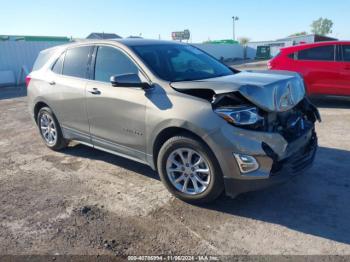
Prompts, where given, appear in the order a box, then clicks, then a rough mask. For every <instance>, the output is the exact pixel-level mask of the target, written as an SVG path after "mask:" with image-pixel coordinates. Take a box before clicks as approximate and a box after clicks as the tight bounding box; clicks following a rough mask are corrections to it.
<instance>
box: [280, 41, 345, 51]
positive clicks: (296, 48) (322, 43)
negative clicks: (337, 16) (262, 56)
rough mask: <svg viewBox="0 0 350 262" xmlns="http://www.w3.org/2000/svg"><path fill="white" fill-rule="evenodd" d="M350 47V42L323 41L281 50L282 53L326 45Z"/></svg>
mask: <svg viewBox="0 0 350 262" xmlns="http://www.w3.org/2000/svg"><path fill="white" fill-rule="evenodd" d="M344 44H345V45H350V41H323V42H315V43H309V44H299V45H295V46H288V47H283V48H281V50H282V51H284V52H285V51H287V52H289V51H293V52H294V51H298V50H303V49H308V48H311V47H317V46H325V45H344Z"/></svg>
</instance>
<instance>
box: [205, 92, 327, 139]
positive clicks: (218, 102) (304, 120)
mask: <svg viewBox="0 0 350 262" xmlns="http://www.w3.org/2000/svg"><path fill="white" fill-rule="evenodd" d="M211 102H212V106H213V109H214V110H217V109H219V110H220V108H235V107H237V106H239V107H242V106H246V107H251V106H254V105H253V104H252V103H251V102H249V101H248V100H247V99H245V98H244V97H243V96H242V95H241V94H239V93H237V92H232V93H227V94H219V95H214V96H213V99H212V101H211ZM257 113H258V115H259V116H261V118H260V120H259V121H257V122H256V123H254V124H252V125H241V126H240V127H241V128H244V129H250V130H254V131H264V132H278V133H280V134H281V135H282V136H283V137H284V138H285V139H286V140H287V141H293V140H294V139H296V138H298V137H300V136H302V135H303V134H304V133H305V132H307V130H309V129H310V128H311V127H313V124H314V123H315V122H316V121H317V120H318V121H321V117H320V114H319V113H318V110H317V108H316V107H315V106H314V105H313V104H312V103H311V102H310V101H309V99H308V98H307V97H305V98H304V99H303V100H301V101H300V102H299V103H298V104H297V105H296V106H295V107H293V108H292V109H289V110H287V111H285V112H267V111H265V110H262V109H260V108H258V112H257Z"/></svg>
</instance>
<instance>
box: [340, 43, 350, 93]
mask: <svg viewBox="0 0 350 262" xmlns="http://www.w3.org/2000/svg"><path fill="white" fill-rule="evenodd" d="M339 47H340V52H341V61H340V62H339V64H340V77H339V81H340V83H341V88H339V93H338V94H339V95H346V96H350V45H340V46H339Z"/></svg>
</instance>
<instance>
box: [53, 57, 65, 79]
mask: <svg viewBox="0 0 350 262" xmlns="http://www.w3.org/2000/svg"><path fill="white" fill-rule="evenodd" d="M64 54H65V53H63V54H62V55H61V56H60V57H59V58H58V59H57V60H56V63H55V64H54V65H53V67H52V72H54V73H56V74H61V73H62V68H63V60H64Z"/></svg>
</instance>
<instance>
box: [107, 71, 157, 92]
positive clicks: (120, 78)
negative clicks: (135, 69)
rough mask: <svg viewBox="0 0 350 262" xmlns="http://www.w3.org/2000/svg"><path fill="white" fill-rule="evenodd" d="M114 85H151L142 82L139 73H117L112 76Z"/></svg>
mask: <svg viewBox="0 0 350 262" xmlns="http://www.w3.org/2000/svg"><path fill="white" fill-rule="evenodd" d="M110 81H111V84H112V86H119V87H141V88H143V89H148V88H150V87H151V86H150V85H149V84H148V83H146V82H142V81H141V79H140V77H139V76H138V75H137V74H124V75H115V76H111V78H110Z"/></svg>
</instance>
